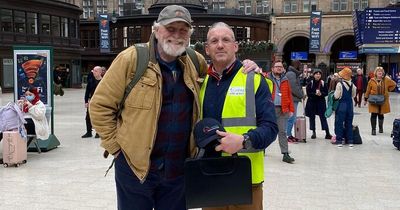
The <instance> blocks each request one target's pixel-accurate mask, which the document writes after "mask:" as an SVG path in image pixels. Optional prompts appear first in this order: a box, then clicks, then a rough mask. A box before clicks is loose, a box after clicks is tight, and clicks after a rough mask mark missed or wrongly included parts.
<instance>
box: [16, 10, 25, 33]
mask: <svg viewBox="0 0 400 210" xmlns="http://www.w3.org/2000/svg"><path fill="white" fill-rule="evenodd" d="M14 32H16V33H25V12H23V11H14Z"/></svg>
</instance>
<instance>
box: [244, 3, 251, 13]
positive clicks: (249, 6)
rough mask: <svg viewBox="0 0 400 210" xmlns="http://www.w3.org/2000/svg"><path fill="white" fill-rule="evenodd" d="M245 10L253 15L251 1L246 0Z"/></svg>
mask: <svg viewBox="0 0 400 210" xmlns="http://www.w3.org/2000/svg"><path fill="white" fill-rule="evenodd" d="M245 7H246V8H245V11H244V13H245V14H246V15H251V1H245Z"/></svg>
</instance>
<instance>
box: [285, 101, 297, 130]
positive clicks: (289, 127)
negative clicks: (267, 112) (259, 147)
mask: <svg viewBox="0 0 400 210" xmlns="http://www.w3.org/2000/svg"><path fill="white" fill-rule="evenodd" d="M298 104H299V102H298V101H296V102H295V101H293V106H294V113H293V115H292V116H291V117H289V119H288V121H287V126H286V135H287V136H293V135H292V129H293V126H294V123H295V122H296V116H297V105H298Z"/></svg>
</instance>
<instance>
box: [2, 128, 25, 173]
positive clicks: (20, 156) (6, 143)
mask: <svg viewBox="0 0 400 210" xmlns="http://www.w3.org/2000/svg"><path fill="white" fill-rule="evenodd" d="M2 142H3V165H4V167H8V166H15V167H18V166H19V165H20V164H22V163H26V159H27V153H26V150H27V145H26V140H25V139H23V138H22V137H21V135H20V134H19V132H18V131H4V132H3V140H2Z"/></svg>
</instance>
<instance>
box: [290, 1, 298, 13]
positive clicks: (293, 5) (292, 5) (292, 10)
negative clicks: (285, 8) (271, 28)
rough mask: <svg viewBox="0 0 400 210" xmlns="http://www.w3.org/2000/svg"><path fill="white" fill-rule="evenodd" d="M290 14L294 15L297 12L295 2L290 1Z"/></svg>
mask: <svg viewBox="0 0 400 210" xmlns="http://www.w3.org/2000/svg"><path fill="white" fill-rule="evenodd" d="M291 12H292V13H296V12H297V0H292V1H291Z"/></svg>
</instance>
